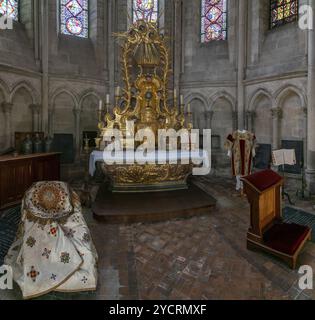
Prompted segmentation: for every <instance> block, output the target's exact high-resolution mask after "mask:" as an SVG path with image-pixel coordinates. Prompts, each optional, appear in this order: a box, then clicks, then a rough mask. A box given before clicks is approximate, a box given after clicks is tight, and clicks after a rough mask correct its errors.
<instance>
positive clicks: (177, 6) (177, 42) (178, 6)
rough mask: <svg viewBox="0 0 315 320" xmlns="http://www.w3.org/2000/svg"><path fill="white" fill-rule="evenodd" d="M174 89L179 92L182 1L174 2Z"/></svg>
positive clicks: (176, 0)
mask: <svg viewBox="0 0 315 320" xmlns="http://www.w3.org/2000/svg"><path fill="white" fill-rule="evenodd" d="M173 19H174V27H173V28H174V42H173V44H174V47H173V48H174V59H173V61H174V62H173V63H174V67H173V68H174V88H175V89H176V90H177V92H180V87H179V86H180V75H181V55H182V1H181V0H175V1H174V15H173Z"/></svg>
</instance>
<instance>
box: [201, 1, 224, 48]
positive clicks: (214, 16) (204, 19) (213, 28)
mask: <svg viewBox="0 0 315 320" xmlns="http://www.w3.org/2000/svg"><path fill="white" fill-rule="evenodd" d="M226 38H227V0H202V5H201V41H202V42H210V41H213V40H226Z"/></svg>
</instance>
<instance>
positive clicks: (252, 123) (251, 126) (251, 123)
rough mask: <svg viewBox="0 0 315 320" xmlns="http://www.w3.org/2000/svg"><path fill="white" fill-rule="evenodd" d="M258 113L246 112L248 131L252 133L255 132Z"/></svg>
mask: <svg viewBox="0 0 315 320" xmlns="http://www.w3.org/2000/svg"><path fill="white" fill-rule="evenodd" d="M255 117H256V113H255V112H254V111H247V112H246V129H247V130H248V131H250V132H254V126H255Z"/></svg>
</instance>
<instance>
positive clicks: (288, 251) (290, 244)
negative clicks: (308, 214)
mask: <svg viewBox="0 0 315 320" xmlns="http://www.w3.org/2000/svg"><path fill="white" fill-rule="evenodd" d="M242 180H243V182H244V192H245V194H246V195H247V198H248V201H249V203H250V227H249V230H248V233H247V248H248V249H252V250H253V249H260V250H263V251H265V252H268V253H270V254H273V255H275V256H277V257H279V258H280V259H282V260H284V261H285V262H287V263H288V264H289V265H290V267H291V268H292V269H295V267H296V261H297V258H298V255H299V254H300V252H301V250H302V248H303V246H304V245H305V243H306V241H307V240H311V231H312V230H311V229H310V228H309V227H305V226H301V225H298V224H293V223H292V224H291V223H284V222H283V220H282V208H281V187H282V185H283V178H282V177H281V176H280V175H278V174H277V173H275V172H274V171H272V170H264V171H260V172H257V173H254V174H252V175H250V176H247V177H244V178H242Z"/></svg>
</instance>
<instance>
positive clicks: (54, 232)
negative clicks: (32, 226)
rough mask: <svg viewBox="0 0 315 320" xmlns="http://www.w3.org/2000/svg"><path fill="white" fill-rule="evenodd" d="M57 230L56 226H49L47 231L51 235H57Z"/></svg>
mask: <svg viewBox="0 0 315 320" xmlns="http://www.w3.org/2000/svg"><path fill="white" fill-rule="evenodd" d="M57 232H58V228H57V227H55V226H50V230H49V233H48V234H50V235H52V236H53V237H57Z"/></svg>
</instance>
